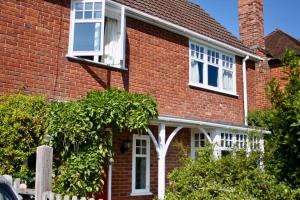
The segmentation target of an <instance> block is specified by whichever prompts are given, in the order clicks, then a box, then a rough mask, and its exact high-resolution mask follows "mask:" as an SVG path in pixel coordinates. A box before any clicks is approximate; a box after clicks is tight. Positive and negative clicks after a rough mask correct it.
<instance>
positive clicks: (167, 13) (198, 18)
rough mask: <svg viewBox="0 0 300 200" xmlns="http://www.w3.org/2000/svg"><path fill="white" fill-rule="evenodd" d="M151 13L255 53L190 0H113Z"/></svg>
mask: <svg viewBox="0 0 300 200" xmlns="http://www.w3.org/2000/svg"><path fill="white" fill-rule="evenodd" d="M113 1H115V2H118V3H120V4H123V5H126V6H128V7H131V8H134V9H137V10H139V11H142V12H144V13H147V14H149V15H153V16H155V17H158V18H160V19H163V20H166V21H169V22H171V23H174V24H176V25H179V26H182V27H184V28H187V29H189V30H192V31H194V32H197V33H199V34H202V35H204V36H207V37H209V38H212V39H215V40H217V41H219V42H223V43H225V44H228V45H230V46H233V47H235V48H238V49H240V50H243V51H246V52H249V53H253V51H252V50H251V49H249V48H248V47H246V46H245V45H243V44H242V42H241V41H240V40H239V39H238V38H237V37H235V36H233V35H232V33H230V32H229V31H228V30H227V29H226V28H225V27H223V26H222V25H221V24H220V23H218V22H217V21H216V20H215V19H214V18H212V17H211V16H210V15H209V14H208V13H206V12H205V11H204V10H203V9H202V8H200V7H199V6H198V5H197V4H194V3H192V2H190V1H189V0H172V1H170V0H159V1H157V0H113Z"/></svg>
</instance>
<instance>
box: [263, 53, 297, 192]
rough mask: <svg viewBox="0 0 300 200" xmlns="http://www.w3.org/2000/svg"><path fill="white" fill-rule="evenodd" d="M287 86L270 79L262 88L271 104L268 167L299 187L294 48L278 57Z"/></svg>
mask: <svg viewBox="0 0 300 200" xmlns="http://www.w3.org/2000/svg"><path fill="white" fill-rule="evenodd" d="M282 64H283V65H284V66H285V73H286V77H285V79H287V80H288V83H287V85H286V86H285V87H284V88H283V89H282V87H280V83H279V82H278V80H276V79H273V80H272V81H271V82H270V83H269V85H268V87H267V88H266V92H267V95H268V97H269V99H270V100H271V103H272V106H273V110H274V113H273V117H272V126H271V128H272V131H273V134H272V135H273V136H272V137H271V138H270V141H271V142H269V143H270V146H269V148H270V151H271V154H272V155H273V158H272V159H271V162H270V164H269V165H268V166H269V170H272V171H273V173H274V174H275V175H276V176H277V177H278V178H280V179H281V180H285V181H288V182H289V183H291V184H292V185H293V186H294V187H298V186H300V67H299V66H300V62H299V57H298V56H296V53H295V51H292V50H287V51H286V53H285V55H284V57H283V58H282Z"/></svg>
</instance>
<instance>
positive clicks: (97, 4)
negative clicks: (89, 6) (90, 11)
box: [94, 2, 102, 10]
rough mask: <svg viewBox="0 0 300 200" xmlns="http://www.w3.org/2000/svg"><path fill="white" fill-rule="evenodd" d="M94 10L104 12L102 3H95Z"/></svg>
mask: <svg viewBox="0 0 300 200" xmlns="http://www.w3.org/2000/svg"><path fill="white" fill-rule="evenodd" d="M94 10H102V3H100V2H97V3H95V5H94Z"/></svg>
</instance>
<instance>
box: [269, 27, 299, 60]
mask: <svg viewBox="0 0 300 200" xmlns="http://www.w3.org/2000/svg"><path fill="white" fill-rule="evenodd" d="M265 42H266V50H267V52H268V56H270V57H271V58H273V59H279V58H280V57H281V56H282V55H283V53H284V52H285V50H286V49H295V50H296V52H297V53H298V55H300V41H299V40H297V39H296V38H294V37H292V36H290V35H289V34H287V33H285V32H283V31H282V30H280V29H276V30H275V31H273V32H272V33H270V34H269V35H267V36H266V37H265Z"/></svg>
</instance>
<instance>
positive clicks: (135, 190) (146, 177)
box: [131, 135, 150, 196]
mask: <svg viewBox="0 0 300 200" xmlns="http://www.w3.org/2000/svg"><path fill="white" fill-rule="evenodd" d="M132 148H133V149H132V193H131V195H133V196H134V195H147V194H149V193H150V137H149V136H147V135H134V136H133V147H132Z"/></svg>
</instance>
